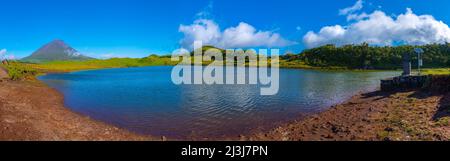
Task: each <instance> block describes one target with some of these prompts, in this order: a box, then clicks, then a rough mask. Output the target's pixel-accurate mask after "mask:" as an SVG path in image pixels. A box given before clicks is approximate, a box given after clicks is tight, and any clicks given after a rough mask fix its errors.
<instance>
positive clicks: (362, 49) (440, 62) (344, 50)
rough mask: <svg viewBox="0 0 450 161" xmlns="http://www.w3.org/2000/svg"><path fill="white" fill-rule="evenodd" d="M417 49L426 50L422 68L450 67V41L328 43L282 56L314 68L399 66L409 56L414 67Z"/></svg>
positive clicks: (389, 67) (388, 67) (392, 67)
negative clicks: (386, 44) (413, 43)
mask: <svg viewBox="0 0 450 161" xmlns="http://www.w3.org/2000/svg"><path fill="white" fill-rule="evenodd" d="M415 48H421V49H423V50H424V53H423V54H422V58H423V65H424V66H423V67H425V68H448V67H450V43H445V44H428V45H421V46H413V45H400V46H370V45H369V44H367V43H363V44H358V45H344V46H340V47H337V46H335V45H325V46H321V47H317V48H312V49H306V50H304V51H303V52H301V53H299V54H286V55H283V56H281V59H284V60H286V61H288V62H290V61H302V62H304V63H305V64H307V65H310V66H315V67H344V68H349V69H399V68H401V67H402V56H403V55H404V54H407V55H409V57H410V58H411V63H412V65H413V67H417V54H416V53H415V52H414V49H415Z"/></svg>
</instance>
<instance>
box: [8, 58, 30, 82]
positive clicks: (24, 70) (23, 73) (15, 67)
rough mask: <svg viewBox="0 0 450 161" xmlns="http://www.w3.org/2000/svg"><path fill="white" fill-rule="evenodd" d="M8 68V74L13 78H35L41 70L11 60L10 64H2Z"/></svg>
mask: <svg viewBox="0 0 450 161" xmlns="http://www.w3.org/2000/svg"><path fill="white" fill-rule="evenodd" d="M2 67H4V68H5V69H6V70H8V76H9V78H10V79H11V80H24V79H33V78H34V77H35V76H36V75H37V74H38V73H39V72H38V71H37V70H36V69H33V68H31V67H29V66H27V65H25V64H23V63H19V62H12V61H11V62H10V63H9V65H2Z"/></svg>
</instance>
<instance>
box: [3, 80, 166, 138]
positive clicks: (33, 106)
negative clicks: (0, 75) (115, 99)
mask: <svg viewBox="0 0 450 161" xmlns="http://www.w3.org/2000/svg"><path fill="white" fill-rule="evenodd" d="M63 100H64V99H63V96H62V94H60V93H59V92H58V91H56V90H54V89H52V88H50V87H48V86H46V85H45V84H43V83H42V82H38V81H9V80H2V81H0V128H1V131H0V140H3V141H153V140H161V139H156V138H154V137H152V136H147V135H139V134H136V133H133V132H130V131H128V130H125V129H120V128H118V127H115V126H113V125H109V124H106V123H103V122H101V121H97V120H94V119H92V118H89V117H87V116H84V115H81V114H78V113H76V112H73V111H72V110H70V109H69V108H67V107H65V106H64V104H63Z"/></svg>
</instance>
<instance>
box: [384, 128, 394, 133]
mask: <svg viewBox="0 0 450 161" xmlns="http://www.w3.org/2000/svg"><path fill="white" fill-rule="evenodd" d="M384 131H387V132H392V131H394V129H393V128H390V127H387V128H385V129H384Z"/></svg>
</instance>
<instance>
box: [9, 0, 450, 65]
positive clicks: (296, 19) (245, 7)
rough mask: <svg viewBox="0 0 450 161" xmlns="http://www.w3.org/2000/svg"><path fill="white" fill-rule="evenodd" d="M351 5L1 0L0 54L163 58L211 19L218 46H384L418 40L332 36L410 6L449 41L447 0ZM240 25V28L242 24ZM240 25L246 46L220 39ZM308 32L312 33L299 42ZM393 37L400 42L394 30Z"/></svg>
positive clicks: (332, 1)
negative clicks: (41, 51)
mask: <svg viewBox="0 0 450 161" xmlns="http://www.w3.org/2000/svg"><path fill="white" fill-rule="evenodd" d="M356 2H357V1H356V0H314V1H300V0H264V1H256V0H189V1H187V0H164V1H162V0H158V1H157V0H154V1H153V0H152V1H149V0H59V1H57V0H39V1H34V0H1V1H0V6H1V7H0V20H1V23H0V49H6V50H5V51H7V54H9V55H14V56H15V57H16V58H20V57H24V56H27V55H29V54H31V53H32V52H33V51H34V50H36V49H38V48H39V47H40V46H42V45H43V44H45V43H47V42H49V41H52V40H54V39H63V40H64V41H66V42H67V43H69V44H70V45H71V46H72V47H74V48H76V49H77V50H79V51H80V52H81V53H83V54H85V55H89V56H93V57H97V58H101V57H105V58H106V57H115V56H117V57H144V56H147V55H149V54H153V53H154V54H169V53H171V52H172V51H173V50H175V49H177V48H180V47H185V48H188V47H187V46H185V45H184V46H183V42H185V43H187V42H189V40H190V39H189V36H191V38H192V36H194V39H195V38H198V35H196V34H198V33H192V32H190V29H192V28H193V27H205V28H207V27H211V26H206V25H205V24H203V23H202V22H211V23H212V26H213V27H214V26H217V27H218V32H219V33H218V34H219V35H218V36H217V37H216V38H214V39H208V40H210V41H209V42H210V43H213V45H215V44H214V43H218V46H223V47H244V48H245V47H266V46H269V47H278V46H279V47H280V48H281V49H283V50H282V51H293V52H300V51H301V50H303V49H304V48H307V47H313V46H314V45H320V44H323V43H336V44H343V43H352V42H359V41H366V40H373V39H376V40H374V41H373V42H374V44H383V41H386V42H389V41H405V42H407V43H416V42H417V43H424V42H422V41H421V42H418V41H417V40H413V39H412V38H409V37H405V38H402V39H401V40H396V39H394V38H385V36H380V35H376V36H374V35H368V34H366V35H362V36H360V37H362V38H361V39H354V38H351V37H353V35H349V34H342V35H338V36H337V37H336V35H333V33H334V32H337V31H340V30H345V32H346V33H352V32H351V29H347V27H348V26H352V24H356V23H358V22H359V21H363V20H364V19H365V20H367V19H372V18H368V16H367V17H364V15H363V13H367V15H371V14H372V13H373V12H374V11H375V10H379V11H382V12H383V13H385V15H386V16H388V17H393V18H394V20H395V19H397V18H398V17H397V16H398V15H401V14H405V15H407V8H411V10H412V12H413V15H417V16H420V15H431V16H433V17H434V19H436V21H431V22H430V20H429V19H426V18H424V19H423V23H424V24H436V23H434V22H439V21H442V22H443V23H444V25H441V26H439V24H438V26H437V29H436V30H437V31H444V32H445V33H441V32H440V33H439V34H440V35H436V36H435V37H432V38H429V39H430V41H425V42H440V41H441V40H442V41H444V40H448V37H447V35H448V34H447V33H446V32H447V28H448V26H447V28H445V24H447V23H450V10H449V9H448V6H450V1H448V0H427V1H424V0H364V1H363V3H362V4H363V7H361V8H357V10H355V11H353V12H351V13H347V14H340V12H339V11H340V10H342V9H344V8H349V7H352V6H354V5H355V3H356ZM352 13H353V15H354V16H358V15H359V16H360V19H358V18H354V19H350V20H349V18H348V17H349V15H351V14H352ZM374 17H375V16H374ZM198 20H208V21H201V22H200V21H198ZM372 20H374V21H375V20H378V19H375V18H373V19H372ZM241 22H243V23H244V24H240V23H241ZM386 23H388V22H386ZM420 24H422V23H420ZM335 25H339V26H341V27H342V28H343V29H340V28H339V27H335V28H333V29H334V30H332V31H331V32H332V33H331V36H330V33H325V32H323V33H320V30H321V29H323V28H324V27H326V26H335ZM180 26H185V30H183V31H181V29H180V28H181V27H180ZM355 26H357V25H355ZM397 26H398V25H397ZM422 26H427V25H422ZM241 27H242V28H243V29H248V28H250V29H254V30H255V31H254V33H252V34H254V35H250V37H251V38H249V41H246V42H242V43H240V44H236V43H233V42H234V41H233V40H235V39H229V38H227V36H225V35H227V34H226V33H225V31H236V30H237V29H239V28H241ZM350 28H351V27H350ZM395 28H398V27H395ZM227 29H230V30H227ZM233 29H235V30H233ZM327 29H329V28H327ZM393 30H394V29H392V30H389V31H393ZM424 30H425V29H424ZM237 31H239V30H237ZM246 31H247V30H246ZM405 31H408V32H409V31H410V30H405ZM420 31H422V30H420ZM427 31H428V30H427ZM433 31H434V30H433ZM308 32H312V33H310V34H309V36H308V40H307V41H305V35H307V33H308ZM380 32H386V31H384V30H380ZM396 32H397V30H396ZM227 33H228V32H227ZM402 33H403V32H402ZM433 33H434V32H433ZM236 34H237V33H233V32H230V33H229V34H228V35H231V37H232V38H240V36H242V35H236ZM396 34H399V36H398V37H402V35H400V33H396ZM446 34H447V35H446ZM274 35H275V36H274ZM200 36H205V35H200ZM206 36H209V35H206ZM277 36H279V37H277ZM418 36H420V35H418ZM228 37H230V36H228ZM374 37H375V38H374ZM436 37H438V38H436ZM265 38H267V39H271V40H273V41H269V40H268V41H267V42H264V41H261V42H260V43H256V42H255V43H254V42H251V40H254V39H265ZM427 40H428V39H427ZM386 44H387V43H386ZM251 45H254V46H251Z"/></svg>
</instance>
